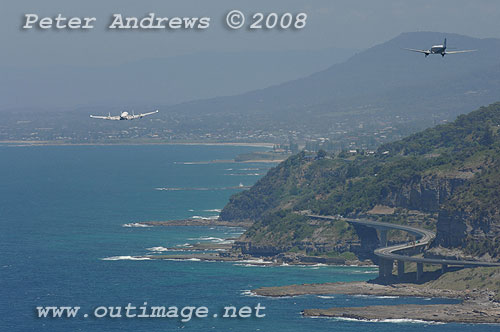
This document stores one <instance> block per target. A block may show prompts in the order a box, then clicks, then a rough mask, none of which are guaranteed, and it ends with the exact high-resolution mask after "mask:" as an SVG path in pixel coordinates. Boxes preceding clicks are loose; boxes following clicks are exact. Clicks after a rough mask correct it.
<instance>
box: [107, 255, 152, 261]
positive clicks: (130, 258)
mask: <svg viewBox="0 0 500 332" xmlns="http://www.w3.org/2000/svg"><path fill="white" fill-rule="evenodd" d="M150 259H151V258H149V257H141V256H112V257H105V258H101V260H103V261H147V260H150Z"/></svg>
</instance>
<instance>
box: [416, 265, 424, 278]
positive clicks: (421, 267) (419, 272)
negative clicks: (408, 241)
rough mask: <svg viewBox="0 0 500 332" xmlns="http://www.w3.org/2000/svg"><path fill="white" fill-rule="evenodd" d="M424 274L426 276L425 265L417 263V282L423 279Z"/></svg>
mask: <svg viewBox="0 0 500 332" xmlns="http://www.w3.org/2000/svg"><path fill="white" fill-rule="evenodd" d="M423 274H424V263H417V281H419V280H420V279H422V275H423Z"/></svg>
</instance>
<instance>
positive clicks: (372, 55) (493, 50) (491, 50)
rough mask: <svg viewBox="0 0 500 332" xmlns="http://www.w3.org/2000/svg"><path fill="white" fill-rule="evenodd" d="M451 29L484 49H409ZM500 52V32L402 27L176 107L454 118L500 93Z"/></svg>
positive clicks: (451, 40) (461, 42)
mask: <svg viewBox="0 0 500 332" xmlns="http://www.w3.org/2000/svg"><path fill="white" fill-rule="evenodd" d="M445 37H447V38H448V45H449V47H457V48H461V49H464V48H465V49H477V50H478V52H474V53H466V54H459V55H448V56H446V57H445V58H441V56H429V57H428V58H425V57H424V56H423V55H422V54H418V53H412V52H409V51H405V50H402V48H405V47H406V48H408V47H410V48H422V49H427V48H429V47H430V46H431V45H433V44H441V43H442V41H443V40H444V38H445ZM499 55H500V39H478V38H472V37H467V36H462V35H457V34H451V33H437V32H411V33H403V34H401V35H399V36H398V37H396V38H394V39H392V40H389V41H387V42H385V43H383V44H380V45H377V46H374V47H372V48H370V49H367V50H365V51H363V52H360V53H358V54H356V55H354V56H352V57H351V58H350V59H348V60H347V61H345V62H343V63H340V64H335V65H333V66H331V67H330V68H328V69H326V70H323V71H320V72H318V73H315V74H312V75H310V76H308V77H305V78H302V79H297V80H294V81H290V82H287V83H283V84H280V85H277V86H273V87H270V88H266V89H261V90H256V91H253V92H249V93H245V94H242V95H237V96H232V97H225V98H215V99H210V100H201V101H196V102H191V103H186V104H181V105H177V106H174V107H172V108H171V109H170V112H174V113H175V112H183V113H189V114H210V115H215V114H234V113H240V114H241V113H244V114H252V115H254V116H255V117H257V118H258V117H262V118H266V121H281V122H282V123H283V122H285V123H287V124H291V125H290V126H291V127H303V124H304V123H305V124H307V125H309V127H313V128H320V129H321V130H324V129H325V128H326V127H327V126H332V124H334V123H336V122H344V121H357V122H365V123H366V122H369V121H371V120H375V121H376V120H377V118H378V117H380V116H386V115H389V116H404V117H407V118H408V121H421V122H425V123H426V125H427V126H428V125H431V124H432V117H430V115H432V114H434V115H435V116H437V117H438V118H440V119H444V118H446V119H452V118H454V117H455V116H456V115H458V114H461V113H464V112H466V111H467V110H470V109H473V108H477V107H479V106H480V105H484V104H489V103H492V102H494V101H496V100H498V99H500V92H499V91H500V57H499ZM284 119H286V120H284ZM297 123H300V124H301V125H300V126H299V125H297Z"/></svg>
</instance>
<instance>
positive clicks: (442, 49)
mask: <svg viewBox="0 0 500 332" xmlns="http://www.w3.org/2000/svg"><path fill="white" fill-rule="evenodd" d="M404 50H408V51H412V52H418V53H424V54H425V57H426V58H427V56H428V55H429V54H441V56H442V57H444V56H445V55H446V54H457V53H468V52H475V51H477V50H463V51H446V38H445V39H444V43H443V45H434V46H432V47H431V49H430V50H416V49H413V48H404Z"/></svg>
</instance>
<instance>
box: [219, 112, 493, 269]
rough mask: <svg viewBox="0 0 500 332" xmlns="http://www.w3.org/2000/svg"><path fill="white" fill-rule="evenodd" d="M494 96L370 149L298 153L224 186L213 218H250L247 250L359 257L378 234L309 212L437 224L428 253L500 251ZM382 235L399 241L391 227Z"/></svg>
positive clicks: (487, 255)
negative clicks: (223, 200)
mask: <svg viewBox="0 0 500 332" xmlns="http://www.w3.org/2000/svg"><path fill="white" fill-rule="evenodd" d="M499 128H500V103H496V104H492V105H490V106H488V107H482V108H480V109H479V110H477V111H474V112H472V113H470V114H467V115H462V116H459V117H458V118H457V120H456V121H454V122H453V123H449V124H445V125H440V126H437V127H434V128H430V129H427V130H425V131H423V132H420V133H417V134H414V135H411V136H409V137H407V138H405V139H403V140H400V141H397V142H394V143H389V144H385V145H383V146H381V147H380V148H379V149H378V150H377V151H375V152H374V153H369V152H366V151H358V152H356V153H349V152H347V151H342V152H340V153H338V154H333V155H328V154H326V153H324V152H319V153H317V154H310V153H306V152H304V151H303V152H300V153H298V154H297V155H294V156H292V157H290V158H288V159H287V160H286V161H284V162H282V163H280V164H279V165H277V166H276V167H274V168H273V169H271V170H270V171H269V172H268V174H267V175H266V176H265V177H264V178H262V179H261V180H259V181H258V182H257V183H256V184H255V185H254V186H253V187H252V188H250V189H249V190H246V191H243V192H241V193H238V194H236V195H233V196H232V197H231V199H230V201H229V203H228V204H227V205H226V207H224V209H223V211H222V213H221V215H220V219H221V220H225V221H233V222H234V221H244V220H252V221H254V224H253V225H252V226H251V227H250V228H249V229H248V230H247V232H246V233H245V234H244V235H243V236H242V238H240V241H239V242H238V243H237V244H236V247H237V248H238V249H239V250H242V251H244V252H248V253H253V254H259V253H260V254H262V255H277V254H280V253H289V252H292V253H299V254H303V255H307V256H324V257H328V256H331V257H338V256H340V255H344V256H345V255H346V253H354V254H355V255H356V256H358V257H364V256H366V257H368V256H369V252H370V251H371V250H372V249H373V248H374V247H376V245H377V242H378V238H377V233H376V232H375V231H373V230H371V231H369V230H367V229H366V228H364V227H354V226H352V225H348V224H346V223H344V222H341V221H332V222H328V223H325V222H323V223H321V222H318V221H312V220H310V219H309V218H307V217H305V216H304V215H305V214H307V213H315V214H322V215H334V216H335V215H338V216H344V217H360V216H364V217H367V216H368V217H369V218H371V219H376V220H381V221H387V222H393V223H399V224H410V225H414V226H419V227H423V228H427V229H432V230H435V231H436V232H437V237H436V239H435V241H434V243H433V244H432V248H431V250H430V251H429V252H428V254H427V255H431V256H445V257H450V256H454V257H465V256H469V257H475V258H482V259H486V260H498V259H500V249H499V248H500V242H499V241H500V240H499V239H500V212H499V208H498V200H499V199H500V132H499ZM389 235H390V236H389V241H392V242H398V241H402V240H408V238H409V235H408V234H405V233H403V232H397V231H392V232H390V234H389Z"/></svg>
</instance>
